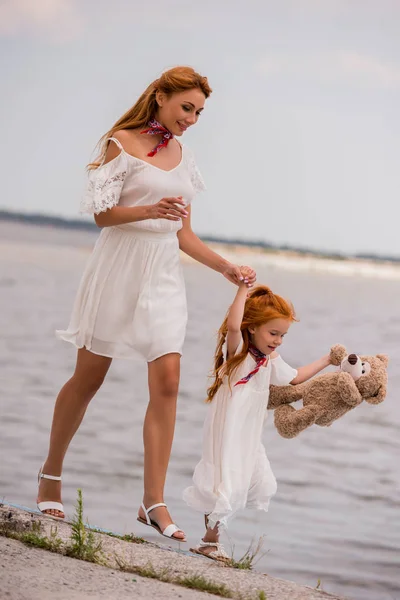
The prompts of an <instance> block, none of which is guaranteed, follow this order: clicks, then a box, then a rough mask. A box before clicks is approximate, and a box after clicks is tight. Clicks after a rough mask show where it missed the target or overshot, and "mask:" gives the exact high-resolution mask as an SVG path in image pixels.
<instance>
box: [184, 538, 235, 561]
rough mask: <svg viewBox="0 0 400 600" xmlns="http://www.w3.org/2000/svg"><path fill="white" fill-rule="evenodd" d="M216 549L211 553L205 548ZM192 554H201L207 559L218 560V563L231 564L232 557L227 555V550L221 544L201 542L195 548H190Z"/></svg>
mask: <svg viewBox="0 0 400 600" xmlns="http://www.w3.org/2000/svg"><path fill="white" fill-rule="evenodd" d="M210 547H211V548H216V550H212V551H211V552H205V551H204V550H205V548H210ZM190 552H193V553H194V554H200V555H201V556H205V557H206V558H211V560H216V561H218V562H223V563H229V562H230V561H231V558H230V556H228V555H227V553H226V552H225V549H224V547H223V545H222V544H220V543H219V542H204V541H203V540H201V542H200V544H199V545H198V546H195V547H194V548H190Z"/></svg>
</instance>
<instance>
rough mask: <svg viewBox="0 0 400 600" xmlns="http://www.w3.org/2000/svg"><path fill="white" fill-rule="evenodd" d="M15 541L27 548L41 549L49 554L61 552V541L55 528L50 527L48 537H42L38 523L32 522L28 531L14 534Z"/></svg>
mask: <svg viewBox="0 0 400 600" xmlns="http://www.w3.org/2000/svg"><path fill="white" fill-rule="evenodd" d="M16 536H17V539H19V540H20V542H23V543H24V544H26V545H27V546H35V547H36V548H43V549H44V550H49V551H50V552H61V549H62V546H63V541H62V539H61V538H59V537H58V529H57V527H51V529H50V536H49V537H47V536H45V535H42V531H41V526H40V523H37V522H34V523H33V524H32V529H31V530H30V531H24V532H22V533H17V534H16Z"/></svg>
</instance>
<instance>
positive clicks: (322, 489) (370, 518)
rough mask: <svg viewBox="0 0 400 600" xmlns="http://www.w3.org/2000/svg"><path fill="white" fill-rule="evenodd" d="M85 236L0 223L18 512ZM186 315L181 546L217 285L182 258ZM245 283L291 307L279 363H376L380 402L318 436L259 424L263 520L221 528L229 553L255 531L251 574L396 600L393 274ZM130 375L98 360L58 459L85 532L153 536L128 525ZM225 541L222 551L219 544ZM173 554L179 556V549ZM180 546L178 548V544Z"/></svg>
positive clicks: (132, 458)
mask: <svg viewBox="0 0 400 600" xmlns="http://www.w3.org/2000/svg"><path fill="white" fill-rule="evenodd" d="M94 239H95V234H92V233H85V232H75V231H67V230H66V231H63V230H57V229H52V228H41V227H35V226H30V225H17V224H10V223H0V240H1V241H0V332H1V337H0V390H1V392H0V393H1V397H0V498H1V497H4V499H5V500H6V501H7V500H8V501H10V502H17V503H20V504H24V505H28V506H33V505H34V500H35V493H36V481H35V477H36V473H37V471H38V468H39V466H40V463H41V460H42V459H43V457H44V456H45V454H46V449H47V442H48V432H49V427H50V423H51V417H52V411H53V404H54V399H55V396H56V394H57V393H58V391H59V388H60V387H61V385H62V384H63V383H64V382H65V380H66V379H67V378H68V377H69V376H70V374H71V372H72V369H73V367H74V363H75V350H74V348H73V347H72V346H70V345H69V344H66V343H63V342H61V341H59V340H56V339H55V337H54V333H53V332H54V330H55V329H56V328H60V327H61V328H62V327H64V326H66V325H67V323H68V319H69V313H70V310H71V307H72V302H73V299H74V295H75V291H76V288H77V285H78V282H79V278H80V276H81V273H82V269H83V267H84V264H85V261H86V259H87V257H88V255H89V252H90V248H91V246H92V244H93V241H94ZM184 270H185V278H186V282H187V294H188V302H189V309H190V320H189V327H188V333H187V339H186V345H185V353H184V358H183V362H182V367H183V368H182V381H181V389H180V396H179V409H178V419H177V428H176V436H175V441H174V446H173V453H172V459H171V463H170V470H169V476H168V481H167V488H166V499H167V501H168V503H169V507H170V509H171V513H172V514H173V515H174V517H175V519H176V521H177V522H178V523H179V525H181V526H182V527H183V528H184V529H185V530H186V531H187V533H188V538H189V545H190V544H191V543H195V542H196V541H197V540H198V539H199V537H200V535H201V534H202V517H201V516H200V515H198V514H197V513H194V512H192V511H191V510H190V509H188V508H187V507H186V506H185V505H184V504H183V501H182V500H181V492H182V490H183V488H184V487H185V486H187V485H188V484H189V482H190V477H191V474H192V470H193V467H194V465H195V464H196V462H197V461H198V459H199V454H200V443H201V428H202V424H203V418H204V413H205V405H204V403H203V399H204V394H205V388H206V383H207V380H206V377H207V373H208V370H209V368H210V366H211V358H212V355H213V351H214V342H215V338H214V335H215V331H216V329H217V328H218V326H219V324H220V322H221V320H222V317H223V315H224V313H225V311H226V308H227V306H228V304H229V302H230V301H231V299H232V292H233V288H232V286H231V285H230V284H229V283H228V282H226V281H225V280H224V279H223V278H222V277H221V276H219V275H218V274H215V273H213V272H211V271H210V270H208V269H205V268H204V267H201V266H199V265H196V264H185V266H184ZM258 275H259V281H260V282H266V283H268V284H269V285H271V287H272V288H273V289H274V290H275V291H277V292H279V293H281V294H283V295H285V296H287V297H289V298H291V299H292V301H293V302H294V304H295V307H296V310H297V313H298V316H299V318H300V322H299V323H298V324H294V325H293V326H292V328H291V330H290V333H289V335H288V336H287V338H286V341H285V344H284V347H283V348H282V354H283V356H284V358H285V359H286V360H287V361H288V362H289V363H290V364H292V365H293V366H298V365H300V364H306V363H307V362H311V361H312V360H314V359H315V358H317V357H319V356H320V355H322V354H324V353H326V352H327V351H328V349H329V347H330V345H331V344H333V343H336V342H340V343H343V344H345V345H346V346H347V347H348V349H349V350H351V351H355V352H358V353H378V352H382V353H387V354H389V355H390V358H391V362H390V367H389V384H390V385H389V392H388V397H387V399H386V400H385V402H384V403H383V404H381V405H380V406H370V405H367V404H365V405H364V404H363V405H361V406H360V407H358V408H357V409H356V410H354V411H352V412H350V413H349V414H347V415H346V416H345V417H344V418H342V419H341V420H340V421H338V422H336V423H335V424H334V425H333V426H332V427H331V428H329V429H324V428H318V427H314V428H311V429H309V430H308V431H307V432H304V433H303V434H301V435H300V436H299V437H298V438H296V439H294V440H284V439H282V438H280V437H279V436H278V434H277V433H276V432H275V430H274V427H273V419H272V418H271V416H270V419H269V421H268V423H267V427H266V431H265V434H264V443H265V445H266V448H267V453H268V456H269V458H270V461H271V464H272V467H273V469H274V472H275V474H276V477H277V480H278V493H277V495H276V497H275V498H274V499H273V501H272V502H271V507H270V512H269V513H268V514H264V513H254V512H245V513H243V514H242V515H240V516H239V517H238V518H237V519H236V520H234V521H233V523H232V527H231V530H230V539H231V543H232V544H234V546H235V555H236V556H240V555H241V554H242V553H243V552H244V551H245V550H246V548H247V547H248V544H249V542H250V541H251V539H252V538H255V539H258V536H259V535H261V534H262V533H263V534H265V540H264V551H266V552H267V553H266V554H265V556H264V557H263V558H262V559H261V560H260V561H259V563H258V565H257V568H258V569H260V570H262V571H264V572H268V573H269V574H271V575H274V576H276V577H282V578H285V579H291V580H294V581H297V582H298V583H303V584H307V585H311V586H315V585H316V584H317V581H318V579H320V580H321V582H322V586H323V589H325V590H326V591H331V592H336V593H338V594H343V595H346V596H347V597H349V598H354V599H359V600H394V599H400V518H399V509H400V469H399V466H398V463H399V456H400V436H399V431H400V401H399V397H398V393H397V390H398V388H399V383H400V350H399V339H400V316H399V309H398V298H399V297H400V282H399V281H398V280H382V279H380V280H374V279H363V278H357V277H352V278H349V277H340V276H336V275H332V274H324V273H305V272H295V271H293V272H290V271H287V270H278V269H272V268H271V267H270V266H269V267H264V268H263V267H262V266H261V267H258ZM146 403H147V381H146V370H145V368H144V367H143V363H142V362H141V361H140V360H138V361H137V362H136V361H132V362H129V361H114V364H113V365H112V367H111V370H110V372H109V375H108V377H107V380H106V382H105V384H104V386H103V388H102V389H101V390H100V392H99V393H98V395H97V396H96V398H95V400H94V401H93V402H92V404H91V406H90V407H89V410H88V413H87V416H86V418H85V421H84V423H83V426H82V428H81V429H80V431H79V432H78V434H77V436H76V437H75V439H74V440H73V443H72V445H71V448H70V450H69V453H68V455H67V459H66V463H65V473H64V477H65V483H64V498H63V499H64V502H65V504H66V509H67V512H68V513H69V514H71V513H72V512H73V504H74V502H75V497H76V488H78V487H81V488H82V489H83V493H84V501H85V510H86V514H87V516H88V519H89V521H90V523H91V524H94V525H97V526H100V527H106V528H109V529H113V530H115V531H120V532H131V531H134V532H136V533H137V534H139V535H144V536H145V537H147V539H152V540H157V541H161V538H159V537H157V535H156V534H154V535H153V533H151V532H150V531H149V530H148V529H146V528H144V527H143V526H141V525H140V524H138V523H137V522H136V512H137V508H138V505H139V503H140V499H141V494H142V464H143V452H142V433H141V428H142V421H143V416H144V412H145V409H146ZM229 543H230V542H229V540H228V541H227V545H228V547H229ZM189 545H187V547H189ZM182 547H186V545H185V546H182Z"/></svg>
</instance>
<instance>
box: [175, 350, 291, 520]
mask: <svg viewBox="0 0 400 600" xmlns="http://www.w3.org/2000/svg"><path fill="white" fill-rule="evenodd" d="M242 346H243V343H241V344H240V345H239V347H238V348H237V350H236V354H238V353H239V352H241V348H242ZM223 351H224V356H225V360H226V344H225V346H224V349H223ZM254 367H255V361H254V359H253V357H252V356H251V354H247V357H246V358H245V360H244V361H243V362H242V363H241V364H240V365H239V366H238V368H237V369H236V371H235V372H234V373H233V376H232V377H231V385H230V386H229V384H228V381H227V377H226V376H225V377H224V379H223V383H222V385H221V387H220V388H219V389H218V391H217V393H216V395H215V396H214V398H213V400H212V402H211V403H210V404H209V405H208V407H207V408H208V412H207V416H206V419H205V423H204V432H203V455H202V458H201V460H200V462H199V463H198V465H197V466H196V468H195V471H194V475H193V485H192V486H191V487H188V488H186V490H185V491H184V493H183V498H184V500H185V501H186V503H187V504H188V505H189V506H191V507H192V508H194V509H195V510H199V511H201V512H202V513H204V514H208V515H209V524H210V526H211V527H214V526H215V525H216V524H217V522H218V521H219V523H220V525H219V527H220V528H222V529H224V528H226V526H227V522H228V519H229V518H230V517H232V515H233V514H234V513H236V512H237V511H238V510H240V509H243V508H252V509H258V510H265V511H267V510H268V505H269V501H270V499H271V497H272V496H273V495H274V494H275V492H276V487H277V486H276V479H275V477H274V474H273V472H272V469H271V466H270V463H269V460H268V458H267V455H266V452H265V448H264V446H263V444H262V442H261V436H262V430H263V425H264V422H265V420H266V418H267V405H268V397H269V385H270V384H273V385H288V384H289V383H290V382H291V381H292V380H293V379H294V378H295V377H296V375H297V371H296V369H293V368H292V367H290V366H289V365H288V364H287V363H285V362H284V361H283V359H282V358H281V357H280V356H277V357H276V358H273V359H269V361H268V363H267V365H266V366H264V367H261V368H260V369H259V371H258V373H256V374H255V375H254V376H253V377H252V378H251V379H250V380H249V381H248V382H247V383H245V384H241V385H238V386H236V387H235V383H236V382H237V381H239V380H240V379H242V378H243V377H245V376H246V375H248V374H249V373H250V371H252V370H253V369H254Z"/></svg>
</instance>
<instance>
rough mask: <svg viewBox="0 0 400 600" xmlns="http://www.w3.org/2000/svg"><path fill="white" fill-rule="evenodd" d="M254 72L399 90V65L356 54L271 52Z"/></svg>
mask: <svg viewBox="0 0 400 600" xmlns="http://www.w3.org/2000/svg"><path fill="white" fill-rule="evenodd" d="M255 71H256V73H258V74H260V75H263V76H266V77H269V76H270V77H273V76H275V75H290V76H299V75H300V76H303V77H307V78H312V79H315V80H318V81H324V82H326V83H337V82H342V83H346V82H347V83H353V84H357V85H363V84H364V85H368V86H373V87H386V88H395V87H400V65H399V64H396V63H389V62H385V61H383V60H380V59H379V58H376V57H375V56H372V55H367V54H360V53H357V52H350V51H348V52H338V53H318V54H316V55H311V54H305V55H303V56H300V55H299V54H284V55H278V54H276V55H275V54H273V53H271V54H270V55H268V56H265V57H263V58H262V59H260V60H259V61H258V62H257V63H256V65H255Z"/></svg>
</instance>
